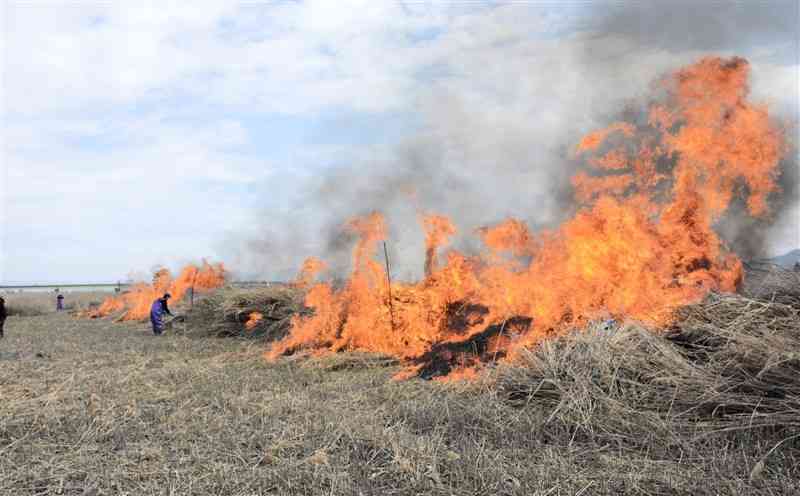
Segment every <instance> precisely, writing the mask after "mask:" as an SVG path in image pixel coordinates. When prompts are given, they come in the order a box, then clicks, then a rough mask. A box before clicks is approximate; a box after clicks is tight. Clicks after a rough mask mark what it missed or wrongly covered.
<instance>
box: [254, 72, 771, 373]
mask: <svg viewBox="0 0 800 496" xmlns="http://www.w3.org/2000/svg"><path fill="white" fill-rule="evenodd" d="M748 75H749V64H748V63H747V62H746V61H745V60H744V59H741V58H732V59H728V60H725V59H720V58H705V59H702V60H700V61H698V62H697V63H695V64H693V65H691V66H688V67H686V68H683V69H681V70H679V71H677V72H676V73H674V74H672V75H670V76H669V77H666V78H664V80H663V81H661V90H662V93H663V96H662V97H661V98H659V99H658V102H659V103H656V104H653V105H651V107H650V108H649V112H648V119H647V120H646V122H643V123H642V122H638V123H628V122H618V123H614V124H612V125H611V126H609V127H607V128H605V129H601V130H598V131H595V132H593V133H591V134H589V135H587V136H586V137H585V138H583V139H582V140H581V141H580V142H579V144H578V146H577V147H576V149H575V153H576V156H577V157H579V158H581V159H583V160H584V162H585V164H586V165H585V167H584V168H583V170H582V171H580V172H579V173H578V174H576V175H575V176H574V177H573V181H572V184H573V186H574V192H575V202H576V204H577V205H578V207H579V209H578V211H577V213H576V215H575V216H574V217H573V218H572V219H570V220H568V221H567V222H565V223H564V224H563V225H561V226H560V227H559V228H557V229H555V230H551V231H545V232H541V233H538V234H533V233H531V232H530V231H529V229H528V228H527V226H526V225H525V224H524V223H523V222H521V221H519V220H516V219H509V220H506V221H504V222H502V223H500V224H498V225H495V226H489V227H485V228H482V229H479V231H478V232H479V234H480V236H481V239H482V240H483V242H484V244H485V245H486V248H487V250H486V253H484V254H482V255H481V256H467V255H465V254H462V253H459V252H457V251H449V252H448V253H447V255H446V263H444V265H442V266H441V267H440V266H438V265H437V260H436V252H437V250H439V249H440V248H441V247H442V246H444V245H445V244H446V242H447V240H448V238H449V237H450V236H452V235H453V234H454V233H455V231H456V229H455V226H453V224H452V222H451V221H450V220H449V219H447V218H446V217H443V216H438V215H426V216H424V217H423V218H422V224H423V228H424V230H425V233H426V253H425V275H426V277H425V279H424V280H422V281H421V282H419V283H415V284H408V283H396V284H393V285H392V287H391V290H390V288H389V287H388V284H387V282H386V274H385V272H384V270H383V269H382V266H381V264H379V263H378V262H376V261H375V260H374V258H375V256H376V249H377V244H378V241H380V240H382V239H384V238H385V236H386V227H385V221H384V218H383V216H382V215H380V214H379V213H373V214H370V215H368V216H365V217H358V218H355V219H353V220H351V221H350V222H349V223H348V226H347V227H348V229H350V230H351V231H353V232H354V233H356V234H358V235H359V241H358V243H357V244H356V247H355V249H354V251H353V270H352V274H351V275H350V278H349V280H348V281H347V283H346V284H345V285H344V287H342V288H341V289H335V288H334V287H333V286H332V285H331V284H329V283H326V282H322V283H318V284H316V285H313V286H312V287H311V288H310V290H309V291H308V294H307V297H306V305H307V306H308V307H311V308H313V310H314V314H313V315H312V316H308V317H296V318H295V320H294V322H293V326H292V330H291V333H290V334H289V335H288V336H287V337H286V338H285V339H283V340H282V341H280V342H278V343H275V344H274V345H273V347H272V348H271V350H270V351H269V353H268V356H269V357H271V358H275V357H277V356H279V355H282V354H286V353H291V352H293V351H295V350H299V349H311V350H317V351H319V352H325V351H338V350H345V349H347V350H365V351H375V352H381V353H387V354H392V355H395V356H398V357H400V358H402V359H404V360H406V363H408V364H409V369H408V371H407V372H409V373H415V372H417V371H419V370H420V369H422V368H424V367H427V366H430V363H431V361H435V360H437V359H442V358H443V359H445V360H447V361H449V362H450V365H452V366H453V367H455V368H457V369H460V373H461V374H462V375H463V374H465V372H464V371H465V370H470V369H471V368H472V366H475V365H480V364H481V363H482V362H483V361H485V360H486V359H487V357H489V356H491V357H492V358H498V357H500V358H502V357H507V356H510V357H513V356H514V354H515V352H516V351H517V350H519V349H520V347H527V346H531V345H535V344H536V343H538V342H540V341H541V340H542V339H545V338H547V337H548V336H551V335H553V334H557V333H561V332H565V331H566V330H567V329H570V328H574V327H580V326H582V325H584V324H585V323H587V322H588V321H590V320H593V319H597V318H609V317H614V318H620V319H622V318H627V319H635V320H638V321H641V322H644V323H646V324H648V325H651V326H661V325H664V324H667V323H669V321H670V320H671V318H672V316H673V313H674V311H675V309H676V308H677V307H679V306H681V305H685V304H688V303H692V302H696V301H698V300H699V299H701V298H702V297H703V296H704V295H706V294H707V293H708V292H710V291H723V292H726V291H734V290H735V289H736V288H737V285H738V284H739V283H740V281H741V279H742V277H743V271H742V264H741V262H740V261H739V259H738V258H737V257H736V256H735V255H734V254H733V253H731V252H730V251H729V250H728V249H727V248H726V247H725V245H724V243H723V242H722V240H721V239H720V238H719V236H718V235H717V234H716V233H715V232H714V230H713V226H714V224H715V222H717V221H718V220H720V218H721V217H722V216H723V215H724V214H725V212H726V211H727V209H728V208H729V206H730V204H731V202H733V201H734V200H736V199H740V200H742V201H745V202H746V206H747V209H748V211H749V213H750V214H751V215H752V216H755V217H759V216H764V215H766V214H767V213H768V206H767V205H768V204H767V200H768V198H769V197H770V195H772V194H774V193H778V192H779V188H778V186H777V184H776V176H777V174H778V172H779V171H778V164H779V161H780V159H781V157H782V156H783V155H784V154H785V153H786V146H785V144H784V141H783V138H782V130H781V129H780V128H779V127H778V126H777V125H775V124H774V123H773V122H772V121H771V119H770V116H769V113H768V112H767V109H766V108H765V107H763V106H758V105H755V104H753V103H751V102H749V101H748V100H747V94H748V85H747V81H748ZM390 294H391V296H392V302H391V308H392V309H393V313H394V318H391V317H390V302H389V297H390V296H389V295H390ZM467 344H469V345H470V346H471V347H472V349H469V347H470V346H466V345H467ZM467 375H469V374H468V373H467Z"/></svg>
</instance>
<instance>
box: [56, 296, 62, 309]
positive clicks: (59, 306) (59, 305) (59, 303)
mask: <svg viewBox="0 0 800 496" xmlns="http://www.w3.org/2000/svg"><path fill="white" fill-rule="evenodd" d="M62 310H64V295H62V294H61V293H58V296H56V312H60V311H62Z"/></svg>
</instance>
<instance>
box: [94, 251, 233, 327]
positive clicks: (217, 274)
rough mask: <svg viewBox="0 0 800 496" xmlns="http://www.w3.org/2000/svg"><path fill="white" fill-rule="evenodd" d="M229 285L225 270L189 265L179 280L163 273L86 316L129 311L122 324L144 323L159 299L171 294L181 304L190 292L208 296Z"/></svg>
mask: <svg viewBox="0 0 800 496" xmlns="http://www.w3.org/2000/svg"><path fill="white" fill-rule="evenodd" d="M223 284H225V267H224V266H223V265H222V264H221V263H219V264H209V263H207V262H205V261H203V263H202V264H201V265H200V266H197V265H193V264H190V265H187V266H185V267H184V268H183V269H181V271H180V273H179V274H178V277H176V278H173V277H172V274H171V273H170V271H169V270H168V269H160V270H158V271H157V272H156V273H155V274H154V275H153V282H152V283H151V284H148V283H145V282H139V283H136V284H134V285H133V286H132V287H131V288H130V290H128V291H127V292H125V293H123V294H121V295H119V296H110V297H108V298H106V299H105V300H104V301H103V303H102V304H101V305H100V306H99V307H98V308H97V309H94V310H90V311H88V312H86V313H85V314H83V316H85V317H89V318H99V317H106V316H109V315H112V314H115V313H118V312H122V311H125V313H123V314H122V315H121V316H120V320H143V319H146V318H147V317H148V315H149V314H150V306H151V305H152V304H153V301H155V300H156V299H157V298H159V297H161V296H163V295H164V293H170V295H171V301H172V302H180V301H181V300H182V299H183V297H184V296H185V295H186V294H187V292H189V291H195V292H197V293H206V292H208V291H211V290H213V289H216V288H219V287H221V286H222V285H223Z"/></svg>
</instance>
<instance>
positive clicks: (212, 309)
mask: <svg viewBox="0 0 800 496" xmlns="http://www.w3.org/2000/svg"><path fill="white" fill-rule="evenodd" d="M303 296H304V294H303V292H302V291H300V290H298V289H296V288H293V287H290V286H279V285H275V286H269V287H264V288H255V289H252V288H251V289H241V288H231V287H228V288H223V289H220V290H218V291H216V292H215V293H213V294H211V295H209V296H207V297H204V298H203V299H202V300H200V301H198V302H197V303H196V305H195V307H194V309H193V310H192V312H190V313H188V314H187V322H188V328H189V329H191V331H192V335H193V336H195V337H199V336H218V337H223V336H226V337H230V336H242V337H249V338H258V339H262V340H269V341H275V340H278V339H281V338H282V337H284V336H285V335H286V334H287V333H288V332H289V329H290V327H291V320H292V317H293V316H294V315H296V314H298V313H301V312H304V311H306V310H304V308H303ZM253 312H259V313H260V314H261V315H262V316H263V319H262V320H261V321H260V322H258V324H256V325H255V326H254V327H252V328H251V329H247V328H246V327H245V323H246V322H247V321H248V320H249V318H250V315H251V314H252V313H253Z"/></svg>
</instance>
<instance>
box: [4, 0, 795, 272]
mask: <svg viewBox="0 0 800 496" xmlns="http://www.w3.org/2000/svg"><path fill="white" fill-rule="evenodd" d="M597 5H599V4H595V5H590V4H587V3H586V2H566V3H565V2H559V3H546V2H516V3H515V2H452V3H434V2H391V1H388V0H387V1H369V2H368V1H356V0H353V1H337V2H329V1H310V2H288V1H287V2H269V3H247V4H235V3H232V2H221V3H217V2H192V3H191V4H189V3H173V2H170V3H166V4H163V3H162V2H153V3H148V2H126V3H123V2H112V3H66V2H64V3H61V4H59V3H34V2H13V1H12V2H6V3H5V4H4V7H3V10H2V16H3V19H2V21H3V22H2V25H3V26H4V30H5V34H4V36H3V38H2V43H3V50H2V54H3V55H2V56H3V60H2V64H1V65H0V66H2V68H3V82H4V87H3V88H2V94H3V96H4V98H3V101H2V104H3V108H2V109H0V110H2V115H3V139H4V143H3V145H4V148H3V156H2V168H3V174H2V175H0V180H2V181H3V183H2V188H0V195H2V197H0V218H2V231H1V232H0V237H1V238H2V239H0V243H1V244H0V281H2V282H3V283H7V284H8V283H30V282H42V283H45V282H49V283H59V282H60V283H68V282H103V281H116V280H118V279H124V278H125V277H126V276H127V275H128V274H129V273H130V272H131V271H136V272H142V271H147V270H149V269H150V268H152V267H154V266H156V265H158V264H164V265H167V266H172V267H174V266H176V265H178V264H181V263H184V262H187V261H193V260H198V259H199V258H200V257H209V258H211V259H214V260H227V261H229V262H230V263H231V265H232V267H233V268H234V269H235V270H237V271H240V272H242V273H250V272H252V271H251V270H250V269H251V266H255V265H259V266H260V267H262V268H260V269H258V270H256V272H259V273H260V274H261V275H263V276H265V277H269V276H270V275H272V274H274V273H275V271H277V272H281V273H284V272H285V271H286V270H288V267H289V266H292V265H293V264H295V263H296V260H295V258H293V257H289V258H286V257H283V256H282V255H280V254H275V253H263V254H262V255H263V257H264V259H265V260H266V262H264V263H262V264H254V262H253V255H252V254H251V255H249V256H242V255H241V253H239V252H238V251H237V250H236V249H232V248H231V246H232V243H234V242H235V241H232V240H237V239H241V240H245V239H247V238H248V237H259V236H260V235H263V233H262V232H261V231H263V228H264V226H265V225H266V224H269V220H268V219H269V217H270V216H276V217H278V216H282V218H283V219H284V220H283V221H282V222H281V223H280V225H281V226H284V225H286V224H285V222H286V219H287V218H289V222H288V224H289V225H294V226H296V228H297V229H301V228H304V229H308V230H313V229H316V228H318V225H317V221H318V219H319V218H321V217H322V216H324V215H325V214H326V213H327V212H320V211H319V209H320V208H322V209H323V210H324V206H322V207H320V206H318V205H315V206H308V205H305V207H303V206H302V205H303V203H302V199H303V197H304V195H306V194H308V192H309V190H310V188H313V187H314V186H313V185H314V184H317V183H318V182H319V181H320V178H321V177H325V176H326V175H328V174H332V173H335V171H336V170H338V169H339V168H341V167H353V164H359V163H362V161H363V160H364V157H375V156H379V155H380V156H383V155H384V154H391V153H393V147H394V146H395V145H396V144H397V143H400V142H402V141H403V140H405V139H407V137H408V136H413V135H415V134H417V133H426V132H427V133H442V134H446V135H451V134H452V133H451V129H450V126H454V125H456V124H459V125H461V124H463V125H465V126H466V125H469V124H470V123H469V122H467V121H465V122H463V123H458V122H456V123H454V122H453V120H452V119H446V121H447V122H439V121H438V120H437V116H439V115H441V111H439V110H435V109H436V108H437V105H440V102H442V101H443V98H453V99H457V100H458V102H461V103H462V104H464V105H465V106H466V107H467V108H469V109H470V111H469V112H466V113H465V117H464V118H465V119H475V120H485V119H484V117H486V116H488V117H486V118H487V119H494V121H493V122H496V123H498V124H497V125H498V126H502V125H506V124H507V125H508V126H510V127H509V129H512V128H513V129H517V128H516V127H514V126H518V130H519V132H520V134H525V133H528V132H529V133H530V134H529V136H531V138H530V140H532V141H535V140H537V139H539V140H542V143H541V144H540V145H541V147H542V148H545V147H546V146H547V140H548V138H549V137H552V136H551V133H552V129H556V128H559V129H560V128H569V129H570V130H571V131H572V130H574V131H580V130H585V129H589V128H591V127H592V126H593V125H595V124H597V123H598V122H600V121H601V120H602V119H601V118H602V115H604V114H605V113H606V112H607V110H608V109H607V107H605V106H603V105H602V104H600V103H595V102H605V101H608V102H612V103H613V102H618V101H620V100H621V99H623V98H624V97H626V95H630V94H635V93H636V92H637V91H640V90H642V89H644V88H646V86H647V82H648V81H650V80H651V79H652V78H653V77H654V76H656V75H657V74H659V73H660V72H662V71H664V70H667V69H669V68H670V67H674V66H675V65H676V64H680V63H684V62H686V61H689V60H692V59H693V58H695V57H697V56H699V55H702V54H703V53H704V51H703V49H702V47H685V46H679V47H678V48H674V49H673V48H669V47H666V48H665V47H662V46H651V47H647V48H646V49H645V48H642V47H641V46H640V45H637V42H636V41H632V40H630V39H628V38H625V36H628V35H627V34H626V35H625V36H616V35H615V36H612V35H609V36H606V37H605V38H603V39H600V40H598V38H597V37H596V35H592V33H587V31H586V30H587V28H586V25H587V23H589V24H591V21H592V19H593V16H595V15H596V7H597ZM589 7H593V8H595V10H592V9H590V8H589ZM590 35H592V36H590ZM747 40H748V41H747V45H746V46H735V44H732V45H731V46H722V47H721V51H722V52H726V50H727V51H731V52H733V51H737V52H745V55H747V56H748V57H750V59H751V61H752V62H753V63H754V67H756V68H757V69H758V79H757V80H756V81H755V82H754V92H755V93H756V94H757V95H760V96H762V97H763V98H765V99H767V100H770V101H772V102H773V103H775V105H776V106H783V107H785V106H786V105H787V104H788V105H789V106H791V105H792V104H795V103H794V102H795V101H796V97H795V96H792V95H793V92H795V90H796V89H797V55H796V54H797V49H796V46H795V47H794V48H792V47H791V45H787V43H786V40H777V41H776V40H767V39H761V38H759V37H755V38H747ZM587 43H591V44H595V43H596V44H597V46H600V47H603V49H605V50H610V52H608V53H612V52H616V51H618V52H620V53H622V52H625V51H626V50H630V49H636V50H641V56H642V59H641V63H637V64H636V67H631V68H630V70H629V71H626V74H624V75H623V74H619V73H606V72H608V71H601V72H596V69H592V70H594V71H595V72H591V73H589V72H586V73H582V72H581V71H583V70H584V69H583V68H582V67H583V66H581V65H580V61H578V60H576V53H582V50H583V48H584V47H585V46H586V45H587ZM787 46H789V48H788V49H787ZM715 48H716V49H719V48H720V47H715ZM539 62H541V63H543V64H544V66H545V67H547V68H548V69H547V70H542V69H540V68H537V67H536V65H535V64H538V63H539ZM523 73H524V76H523V75H521V74H523ZM590 78H592V79H590ZM609 104H610V103H609ZM795 105H796V104H795ZM432 109H434V110H432ZM492 116H493V117H492ZM476 125H477V124H476ZM481 125H485V123H484V124H481ZM537 126H538V127H537ZM496 127H497V126H495V128H496ZM487 134H489V133H481V135H482V136H486V135H487ZM506 134H509V133H506ZM487 139H488V138H487ZM504 139H506V138H504ZM496 142H497V140H496V139H493V140H491V141H487V143H484V144H483V145H484V146H482V148H481V149H485V148H487V147H491V144H492V143H496ZM363 163H366V162H363ZM542 188H543V189H542V191H545V190H546V189H547V184H546V181H545V182H544V183H543V186H542ZM352 200H353V201H357V199H352ZM545 210H546V209H545ZM287 216H288V217H287ZM793 219H794V220H796V216H795V217H794V218H793ZM787 226H788V227H787ZM794 229H795V228H794V227H793V225H792V218H791V217H790V218H788V219H787V220H785V221H783V227H782V228H781V229H780V230H779V231H778V232H777V234H775V240H774V243H773V244H774V247H775V250H776V251H779V250H783V249H784V248H787V247H792V245H793V243H794V241H795V240H796V239H792V237H793V235H794V233H795V230H794ZM797 244H800V242H798V243H797ZM302 248H303V249H306V248H308V249H311V250H313V248H314V243H313V242H310V243H308V244H304V245H303V246H302ZM309 254H313V253H309ZM293 255H296V254H293ZM256 256H257V255H256ZM272 269H274V270H273V271H272V274H271V273H270V271H271V270H272ZM282 271H283V272H282Z"/></svg>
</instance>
